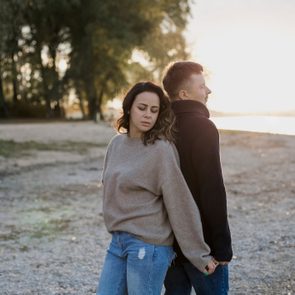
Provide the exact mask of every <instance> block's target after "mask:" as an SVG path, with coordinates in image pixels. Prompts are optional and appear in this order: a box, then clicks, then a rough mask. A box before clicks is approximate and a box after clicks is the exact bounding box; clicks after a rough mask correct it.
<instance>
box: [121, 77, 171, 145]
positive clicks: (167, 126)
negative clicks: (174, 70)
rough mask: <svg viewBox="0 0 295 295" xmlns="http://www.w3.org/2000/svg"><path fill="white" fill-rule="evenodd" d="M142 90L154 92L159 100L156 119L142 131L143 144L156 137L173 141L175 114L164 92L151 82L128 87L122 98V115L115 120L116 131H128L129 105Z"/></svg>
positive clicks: (152, 140)
mask: <svg viewBox="0 0 295 295" xmlns="http://www.w3.org/2000/svg"><path fill="white" fill-rule="evenodd" d="M142 92H152V93H155V94H157V95H158V97H159V100H160V109H159V114H158V118H157V121H156V123H155V125H154V127H153V128H152V129H151V130H149V131H147V132H145V133H143V136H142V141H143V143H144V144H145V145H147V144H153V143H154V142H155V141H156V140H157V139H166V140H168V141H170V142H174V135H175V127H174V123H175V116H174V114H173V111H172V109H171V105H170V101H169V99H168V97H167V96H166V95H165V94H164V92H163V90H162V88H161V87H159V86H158V85H156V84H154V83H152V82H139V83H136V84H135V85H134V86H133V87H132V88H131V89H129V91H128V92H127V94H126V96H125V97H124V100H123V115H122V116H121V117H120V118H119V119H118V121H117V126H116V128H117V130H118V132H119V133H127V134H128V133H129V121H130V111H131V107H132V105H133V103H134V100H135V98H136V96H137V95H138V94H140V93H142ZM122 129H123V130H122ZM124 130H125V131H124ZM126 131H127V132H126Z"/></svg>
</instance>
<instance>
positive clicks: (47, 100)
mask: <svg viewBox="0 0 295 295" xmlns="http://www.w3.org/2000/svg"><path fill="white" fill-rule="evenodd" d="M41 51H42V47H41V44H40V42H39V41H38V38H36V53H37V58H38V62H39V65H40V71H41V77H42V88H43V96H44V99H45V103H46V110H47V118H51V117H52V109H51V104H50V97H49V93H48V91H49V90H48V84H47V80H46V74H45V68H44V66H43V64H42V56H41Z"/></svg>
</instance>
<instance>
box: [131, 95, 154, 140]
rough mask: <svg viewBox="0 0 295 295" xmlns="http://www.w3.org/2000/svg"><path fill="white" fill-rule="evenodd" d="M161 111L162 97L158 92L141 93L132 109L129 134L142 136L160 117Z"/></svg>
mask: <svg viewBox="0 0 295 295" xmlns="http://www.w3.org/2000/svg"><path fill="white" fill-rule="evenodd" d="M159 111H160V99H159V96H158V95H157V94H156V93H153V92H147V91H145V92H142V93H139V94H138V95H137V96H136V98H135V100H134V102H133V104H132V107H131V110H130V119H129V136H130V137H138V138H139V137H141V136H142V135H143V134H144V133H145V132H147V131H149V130H151V129H152V128H153V127H154V125H155V123H156V121H157V118H158V115H159Z"/></svg>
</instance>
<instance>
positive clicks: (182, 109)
mask: <svg viewBox="0 0 295 295" xmlns="http://www.w3.org/2000/svg"><path fill="white" fill-rule="evenodd" d="M172 109H173V111H174V113H175V114H176V115H177V114H181V113H195V114H198V115H201V116H203V117H207V118H209V117H210V113H209V111H208V109H207V107H206V106H205V105H204V104H202V103H201V102H198V101H195V100H175V101H173V102H172Z"/></svg>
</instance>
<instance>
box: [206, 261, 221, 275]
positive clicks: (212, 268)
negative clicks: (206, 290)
mask: <svg viewBox="0 0 295 295" xmlns="http://www.w3.org/2000/svg"><path fill="white" fill-rule="evenodd" d="M218 264H219V263H218V261H216V260H215V259H214V258H213V259H212V260H211V261H209V263H208V264H207V266H206V272H205V275H211V274H212V273H214V271H215V268H216V267H217V266H218Z"/></svg>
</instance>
